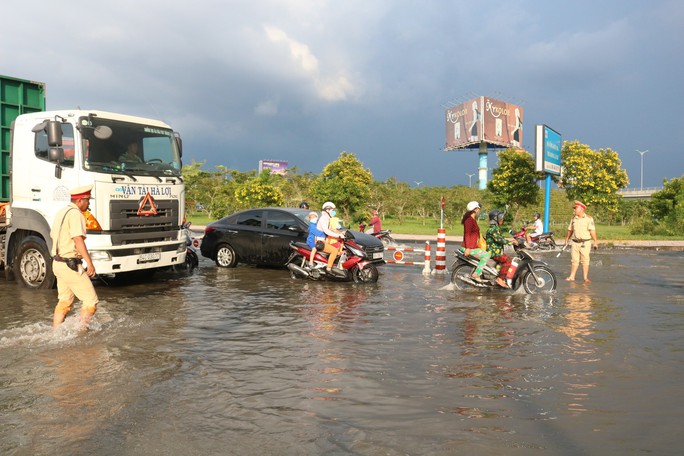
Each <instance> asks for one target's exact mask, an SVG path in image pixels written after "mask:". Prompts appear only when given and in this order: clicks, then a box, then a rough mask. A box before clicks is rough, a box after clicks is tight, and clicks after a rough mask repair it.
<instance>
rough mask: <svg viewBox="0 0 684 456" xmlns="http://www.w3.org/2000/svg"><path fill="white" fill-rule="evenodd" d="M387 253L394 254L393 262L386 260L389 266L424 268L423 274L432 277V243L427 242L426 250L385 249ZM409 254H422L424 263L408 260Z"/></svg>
mask: <svg viewBox="0 0 684 456" xmlns="http://www.w3.org/2000/svg"><path fill="white" fill-rule="evenodd" d="M385 252H394V253H392V259H391V260H385V263H388V264H399V265H408V266H413V265H416V266H423V274H425V275H430V273H431V270H430V261H431V256H432V252H431V251H430V241H425V248H424V249H414V248H411V247H387V248H386V249H385ZM407 253H418V254H420V253H422V254H423V261H413V260H409V261H407V260H406V254H407Z"/></svg>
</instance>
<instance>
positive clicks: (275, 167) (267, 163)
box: [259, 160, 287, 174]
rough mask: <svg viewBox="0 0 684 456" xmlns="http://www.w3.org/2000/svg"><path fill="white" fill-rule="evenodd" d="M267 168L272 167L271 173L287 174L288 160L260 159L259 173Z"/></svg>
mask: <svg viewBox="0 0 684 456" xmlns="http://www.w3.org/2000/svg"><path fill="white" fill-rule="evenodd" d="M265 169H270V170H271V174H286V173H287V162H286V161H278V160H259V173H260V174H261V172H262V171H263V170H265Z"/></svg>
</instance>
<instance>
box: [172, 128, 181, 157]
mask: <svg viewBox="0 0 684 456" xmlns="http://www.w3.org/2000/svg"><path fill="white" fill-rule="evenodd" d="M173 138H174V139H175V140H176V145H177V146H178V155H179V156H181V157H182V156H183V140H182V139H181V137H180V135H179V134H178V133H176V132H174V133H173Z"/></svg>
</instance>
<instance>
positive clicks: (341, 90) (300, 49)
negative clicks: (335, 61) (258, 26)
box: [264, 25, 354, 101]
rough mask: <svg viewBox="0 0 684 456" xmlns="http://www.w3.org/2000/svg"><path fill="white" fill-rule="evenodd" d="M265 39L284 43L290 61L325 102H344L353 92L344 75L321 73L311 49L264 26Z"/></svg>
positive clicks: (276, 28)
mask: <svg viewBox="0 0 684 456" xmlns="http://www.w3.org/2000/svg"><path fill="white" fill-rule="evenodd" d="M264 31H265V32H266V37H267V38H268V39H269V40H270V41H271V42H273V43H278V44H280V43H284V44H285V45H286V47H287V49H288V51H289V55H290V58H291V60H292V61H293V62H294V63H295V64H297V66H298V67H299V68H300V69H301V70H303V72H304V74H305V75H306V76H307V77H308V78H309V80H310V81H311V82H312V84H313V87H314V89H315V90H316V93H317V95H318V96H319V97H320V98H321V99H323V100H327V101H344V100H346V99H348V98H349V97H350V96H351V95H352V93H353V92H354V84H353V83H352V82H351V81H350V80H349V78H348V77H347V76H345V75H344V74H334V75H332V76H324V75H322V74H321V73H322V72H321V69H320V64H319V59H318V58H317V57H316V56H315V55H314V54H313V52H311V48H310V47H309V46H308V45H307V44H305V43H302V42H300V41H298V40H296V39H294V38H291V37H290V36H289V35H288V34H287V33H286V32H285V31H283V30H282V29H280V28H278V27H275V26H272V25H265V26H264Z"/></svg>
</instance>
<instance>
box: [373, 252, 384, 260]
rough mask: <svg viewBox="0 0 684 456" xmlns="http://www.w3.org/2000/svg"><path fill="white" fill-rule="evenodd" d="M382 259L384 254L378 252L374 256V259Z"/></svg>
mask: <svg viewBox="0 0 684 456" xmlns="http://www.w3.org/2000/svg"><path fill="white" fill-rule="evenodd" d="M381 258H382V252H376V253H374V254H373V259H374V260H378V259H381Z"/></svg>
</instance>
